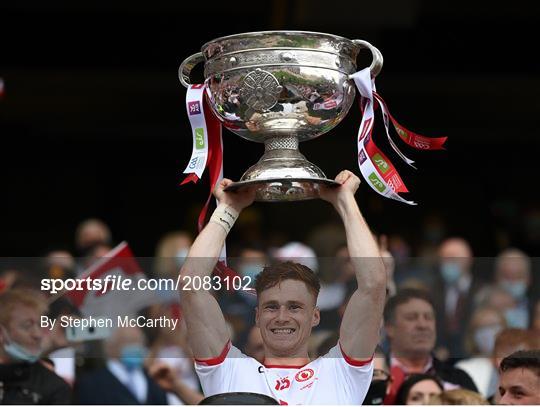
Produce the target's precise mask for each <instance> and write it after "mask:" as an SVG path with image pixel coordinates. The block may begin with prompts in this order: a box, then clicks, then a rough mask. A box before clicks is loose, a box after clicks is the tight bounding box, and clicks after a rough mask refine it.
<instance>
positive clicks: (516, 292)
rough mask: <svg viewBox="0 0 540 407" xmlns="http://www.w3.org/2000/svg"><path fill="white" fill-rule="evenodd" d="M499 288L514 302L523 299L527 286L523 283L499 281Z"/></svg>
mask: <svg viewBox="0 0 540 407" xmlns="http://www.w3.org/2000/svg"><path fill="white" fill-rule="evenodd" d="M501 287H502V288H503V289H504V290H505V291H506V292H507V293H508V294H510V295H511V296H512V297H514V299H516V300H519V299H521V298H523V297H524V296H525V293H526V292H527V284H525V283H524V282H523V281H515V282H514V281H501Z"/></svg>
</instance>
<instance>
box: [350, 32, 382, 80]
mask: <svg viewBox="0 0 540 407" xmlns="http://www.w3.org/2000/svg"><path fill="white" fill-rule="evenodd" d="M352 42H353V43H354V44H355V45H358V47H359V48H360V49H362V48H367V49H369V50H370V51H371V55H372V56H373V61H372V62H371V65H370V66H369V70H370V71H371V76H372V77H373V78H375V77H376V76H377V75H378V74H379V72H381V68H382V66H383V56H382V54H381V51H379V50H378V49H377V48H376V47H374V46H373V45H371V44H370V43H369V42H367V41H364V40H352Z"/></svg>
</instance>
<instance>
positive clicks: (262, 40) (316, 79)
mask: <svg viewBox="0 0 540 407" xmlns="http://www.w3.org/2000/svg"><path fill="white" fill-rule="evenodd" d="M363 48H367V49H368V50H370V51H371V54H372V57H373V62H372V63H371V66H370V70H371V76H372V77H375V76H376V75H377V74H378V73H379V71H380V70H381V67H382V64H383V57H382V55H381V53H380V52H379V50H378V49H377V48H375V47H374V46H372V45H371V44H370V43H368V42H366V41H362V40H349V39H347V38H343V37H339V36H336V35H330V34H322V33H314V32H303V31H265V32H252V33H246V34H236V35H230V36H227V37H221V38H218V39H215V40H213V41H210V42H207V43H206V44H204V45H203V46H202V48H201V52H198V53H196V54H193V55H192V56H190V57H188V58H186V59H185V60H184V62H182V64H181V65H180V68H179V78H180V82H181V83H182V85H184V86H185V87H188V86H189V84H190V82H189V75H190V72H191V70H192V69H193V67H194V66H196V65H197V64H199V63H201V62H205V64H204V77H205V83H206V84H207V97H208V102H209V105H210V106H211V108H212V110H213V112H214V114H215V115H216V116H217V117H218V118H219V119H220V120H221V122H222V123H223V125H224V126H225V127H226V128H227V129H229V130H230V131H232V132H233V133H236V134H238V135H239V136H241V137H243V138H245V139H248V140H251V141H256V142H259V143H264V147H265V152H264V155H263V156H262V157H261V159H260V160H259V161H258V162H257V163H256V164H255V165H253V166H251V167H250V168H249V169H248V170H247V171H246V172H245V173H244V175H243V176H242V178H241V179H240V181H239V182H235V183H234V184H232V185H230V186H229V187H228V189H229V190H236V189H239V188H242V187H245V186H250V185H256V190H257V194H256V200H258V201H297V200H305V199H312V198H316V197H318V195H319V187H320V185H336V182H334V181H333V180H330V179H328V178H326V176H325V175H324V173H323V171H321V169H320V168H319V167H317V166H316V165H314V164H313V163H311V162H309V161H308V160H307V159H306V158H305V157H304V156H303V155H302V154H301V153H300V151H299V150H298V143H299V142H301V141H306V140H311V139H314V138H315V137H318V136H320V135H321V134H324V133H326V132H328V131H330V130H331V129H333V128H334V127H335V126H336V125H337V124H338V123H339V122H340V121H341V120H342V119H343V118H344V117H345V115H346V114H347V112H348V111H349V108H350V107H351V105H352V103H353V101H354V98H355V86H354V83H353V81H352V80H351V79H349V75H351V74H353V73H354V72H356V71H357V68H356V58H357V56H358V53H359V52H360V50H361V49H363Z"/></svg>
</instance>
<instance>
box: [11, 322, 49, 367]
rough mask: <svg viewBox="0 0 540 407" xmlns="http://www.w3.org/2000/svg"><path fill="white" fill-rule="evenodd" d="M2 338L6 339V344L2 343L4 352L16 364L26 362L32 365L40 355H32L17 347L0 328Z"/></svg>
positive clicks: (21, 347)
mask: <svg viewBox="0 0 540 407" xmlns="http://www.w3.org/2000/svg"><path fill="white" fill-rule="evenodd" d="M2 331H3V333H4V337H5V338H6V339H7V343H4V352H6V354H7V355H8V356H9V357H10V358H11V359H13V360H14V361H16V362H26V363H34V362H37V361H38V360H39V357H40V353H38V354H34V353H32V352H29V351H28V350H26V348H24V347H23V346H21V345H19V344H18V343H17V342H15V341H13V340H11V338H10V337H9V335H8V334H7V332H6V330H5V329H4V328H2Z"/></svg>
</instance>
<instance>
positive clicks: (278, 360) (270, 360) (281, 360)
mask: <svg viewBox="0 0 540 407" xmlns="http://www.w3.org/2000/svg"><path fill="white" fill-rule="evenodd" d="M309 362H310V359H309V357H307V356H305V357H287V356H286V357H279V356H277V357H275V356H269V357H265V358H264V363H263V364H264V365H266V366H291V367H298V366H304V365H307V364H308V363H309Z"/></svg>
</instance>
